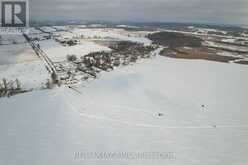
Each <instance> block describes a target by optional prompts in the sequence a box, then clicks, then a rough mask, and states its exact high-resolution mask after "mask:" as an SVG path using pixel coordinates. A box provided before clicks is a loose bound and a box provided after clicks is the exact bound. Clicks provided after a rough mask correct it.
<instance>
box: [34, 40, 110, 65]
mask: <svg viewBox="0 0 248 165" xmlns="http://www.w3.org/2000/svg"><path fill="white" fill-rule="evenodd" d="M39 45H40V47H41V49H42V50H43V51H44V52H45V53H46V54H47V55H48V56H49V58H50V59H51V60H52V61H53V62H61V61H65V60H66V56H67V55H76V56H77V57H78V58H80V57H81V56H84V55H87V54H88V53H90V52H97V51H109V50H110V49H109V48H107V47H104V46H100V45H97V44H94V43H93V42H86V41H85V42H81V43H80V44H79V45H75V46H66V47H65V46H62V45H61V44H59V43H58V42H55V41H54V40H44V41H40V42H39Z"/></svg>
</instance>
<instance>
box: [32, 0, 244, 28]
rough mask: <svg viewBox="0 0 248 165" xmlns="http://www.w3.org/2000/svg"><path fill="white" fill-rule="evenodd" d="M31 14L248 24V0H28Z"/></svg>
mask: <svg viewBox="0 0 248 165" xmlns="http://www.w3.org/2000/svg"><path fill="white" fill-rule="evenodd" d="M29 1H30V13H31V15H30V18H31V20H35V21H44V20H50V21H53V20H56V21H58V20H85V21H86V20H88V21H96V20H103V21H113V22H122V21H130V22H191V23H216V24H244V25H247V24H248V0H29Z"/></svg>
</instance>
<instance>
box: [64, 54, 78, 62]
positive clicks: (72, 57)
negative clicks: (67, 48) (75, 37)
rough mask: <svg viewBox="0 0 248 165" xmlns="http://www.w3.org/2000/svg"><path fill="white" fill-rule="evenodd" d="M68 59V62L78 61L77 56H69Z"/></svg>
mask: <svg viewBox="0 0 248 165" xmlns="http://www.w3.org/2000/svg"><path fill="white" fill-rule="evenodd" d="M66 58H67V60H68V61H76V60H77V56H75V55H67V57H66Z"/></svg>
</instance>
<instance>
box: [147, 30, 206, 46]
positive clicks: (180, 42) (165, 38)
mask: <svg viewBox="0 0 248 165" xmlns="http://www.w3.org/2000/svg"><path fill="white" fill-rule="evenodd" d="M148 38H149V39H150V40H152V41H153V42H154V43H155V44H159V45H162V46H168V47H170V48H177V47H201V46H202V43H201V42H202V40H201V39H200V38H197V37H194V36H189V35H185V34H181V33H174V32H158V33H153V34H149V35H148Z"/></svg>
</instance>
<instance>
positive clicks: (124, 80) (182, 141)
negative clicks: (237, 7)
mask: <svg viewBox="0 0 248 165" xmlns="http://www.w3.org/2000/svg"><path fill="white" fill-rule="evenodd" d="M247 75H248V68H247V66H244V65H236V64H225V63H224V64H222V63H215V62H207V61H201V60H197V61H187V60H176V59H169V58H164V57H157V58H155V59H152V60H142V61H141V62H139V64H136V65H134V66H128V67H123V68H119V69H118V70H115V71H113V72H110V73H104V74H102V75H101V77H100V78H99V79H98V80H96V81H94V82H92V83H90V84H88V85H86V86H81V87H78V88H77V91H78V92H76V91H74V90H71V89H68V88H58V89H53V90H45V91H36V92H32V93H26V94H23V95H17V96H14V97H11V98H9V99H8V98H3V99H1V100H0V107H1V111H0V130H1V136H0V146H1V147H0V164H8V165H14V164H35V165H39V164H40V165H43V164H59V165H63V164H64V165H67V164H71V165H73V164H75V165H79V164H97V165H99V164H101V165H105V164H106V165H109V164H133V165H146V164H152V165H154V164H158V165H161V164H173V165H182V164H184V165H189V164H190V165H199V164H201V165H210V164H211V165H220V164H225V165H234V164H235V165H245V164H247V162H248V158H247V153H248V141H247V137H248V111H247V107H248V102H247V98H248V86H247V84H248V77H247ZM159 114H161V115H159ZM74 152H173V153H174V154H175V159H172V160H169V159H168V160H159V159H157V160H142V159H141V160H119V159H114V160H75V159H74Z"/></svg>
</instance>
